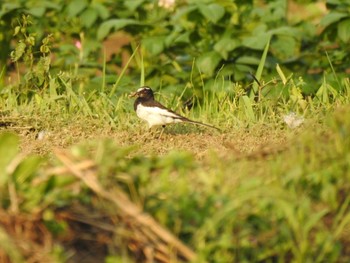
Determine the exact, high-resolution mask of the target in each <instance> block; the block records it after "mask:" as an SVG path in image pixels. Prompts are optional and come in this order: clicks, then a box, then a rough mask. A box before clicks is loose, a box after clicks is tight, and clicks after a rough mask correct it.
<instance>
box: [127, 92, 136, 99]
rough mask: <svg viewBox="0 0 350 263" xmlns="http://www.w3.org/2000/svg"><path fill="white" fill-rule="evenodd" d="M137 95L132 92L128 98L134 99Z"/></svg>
mask: <svg viewBox="0 0 350 263" xmlns="http://www.w3.org/2000/svg"><path fill="white" fill-rule="evenodd" d="M137 94H138V93H137V92H132V93H130V94H129V98H132V97H135V96H137Z"/></svg>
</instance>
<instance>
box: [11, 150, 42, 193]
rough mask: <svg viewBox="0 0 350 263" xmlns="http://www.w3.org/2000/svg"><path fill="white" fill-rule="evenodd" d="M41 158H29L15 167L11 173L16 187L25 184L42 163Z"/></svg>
mask: <svg viewBox="0 0 350 263" xmlns="http://www.w3.org/2000/svg"><path fill="white" fill-rule="evenodd" d="M42 160H43V159H42V158H41V157H39V156H34V155H33V156H29V157H27V158H26V159H24V160H23V161H22V162H21V163H20V164H19V165H18V166H17V167H16V170H15V171H14V173H13V177H14V179H15V182H16V184H17V185H19V186H20V185H23V184H25V183H26V182H27V181H28V179H29V178H30V176H33V174H34V173H35V171H36V170H37V169H38V167H39V165H40V164H41V162H42Z"/></svg>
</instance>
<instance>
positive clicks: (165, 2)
mask: <svg viewBox="0 0 350 263" xmlns="http://www.w3.org/2000/svg"><path fill="white" fill-rule="evenodd" d="M174 5H175V0H159V1H158V6H161V7H164V8H166V9H171V8H173V7H174Z"/></svg>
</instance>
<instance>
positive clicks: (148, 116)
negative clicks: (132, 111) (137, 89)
mask: <svg viewBox="0 0 350 263" xmlns="http://www.w3.org/2000/svg"><path fill="white" fill-rule="evenodd" d="M136 114H137V116H138V117H139V118H140V119H142V120H145V121H146V122H148V126H149V128H151V127H152V126H157V125H165V124H170V123H176V122H182V121H181V120H180V119H178V116H177V115H176V114H174V113H172V112H169V111H167V110H166V109H161V108H158V107H145V106H142V105H141V104H140V105H138V106H137V109H136Z"/></svg>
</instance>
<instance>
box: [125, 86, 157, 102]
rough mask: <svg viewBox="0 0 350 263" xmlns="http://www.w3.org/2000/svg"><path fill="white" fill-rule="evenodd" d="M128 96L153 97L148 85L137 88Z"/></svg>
mask: <svg viewBox="0 0 350 263" xmlns="http://www.w3.org/2000/svg"><path fill="white" fill-rule="evenodd" d="M129 97H138V98H146V99H153V98H154V95H153V90H152V89H151V88H150V87H147V86H144V87H141V88H139V89H138V90H137V91H136V92H133V93H131V94H130V95H129Z"/></svg>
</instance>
